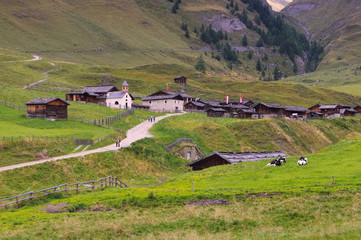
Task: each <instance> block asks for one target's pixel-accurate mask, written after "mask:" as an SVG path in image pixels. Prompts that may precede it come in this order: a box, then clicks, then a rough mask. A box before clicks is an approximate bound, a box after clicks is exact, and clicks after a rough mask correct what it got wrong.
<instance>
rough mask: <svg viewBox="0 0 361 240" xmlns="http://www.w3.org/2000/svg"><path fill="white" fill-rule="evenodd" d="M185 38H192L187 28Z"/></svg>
mask: <svg viewBox="0 0 361 240" xmlns="http://www.w3.org/2000/svg"><path fill="white" fill-rule="evenodd" d="M184 36H185V37H186V38H189V37H190V36H189V31H188V28H187V30H186V33H185V34H184Z"/></svg>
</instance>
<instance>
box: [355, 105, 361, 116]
mask: <svg viewBox="0 0 361 240" xmlns="http://www.w3.org/2000/svg"><path fill="white" fill-rule="evenodd" d="M353 109H354V110H355V111H356V113H357V114H360V113H361V105H357V106H356V107H354V108H353Z"/></svg>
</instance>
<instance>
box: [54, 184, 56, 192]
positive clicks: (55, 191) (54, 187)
mask: <svg viewBox="0 0 361 240" xmlns="http://www.w3.org/2000/svg"><path fill="white" fill-rule="evenodd" d="M54 193H56V186H55V185H54Z"/></svg>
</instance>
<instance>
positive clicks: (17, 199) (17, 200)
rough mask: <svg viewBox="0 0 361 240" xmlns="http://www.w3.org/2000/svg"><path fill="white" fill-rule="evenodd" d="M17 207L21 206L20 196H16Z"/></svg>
mask: <svg viewBox="0 0 361 240" xmlns="http://www.w3.org/2000/svg"><path fill="white" fill-rule="evenodd" d="M16 207H17V208H19V197H16Z"/></svg>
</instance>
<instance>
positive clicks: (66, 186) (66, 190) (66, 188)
mask: <svg viewBox="0 0 361 240" xmlns="http://www.w3.org/2000/svg"><path fill="white" fill-rule="evenodd" d="M65 194H68V184H67V183H65Z"/></svg>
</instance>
